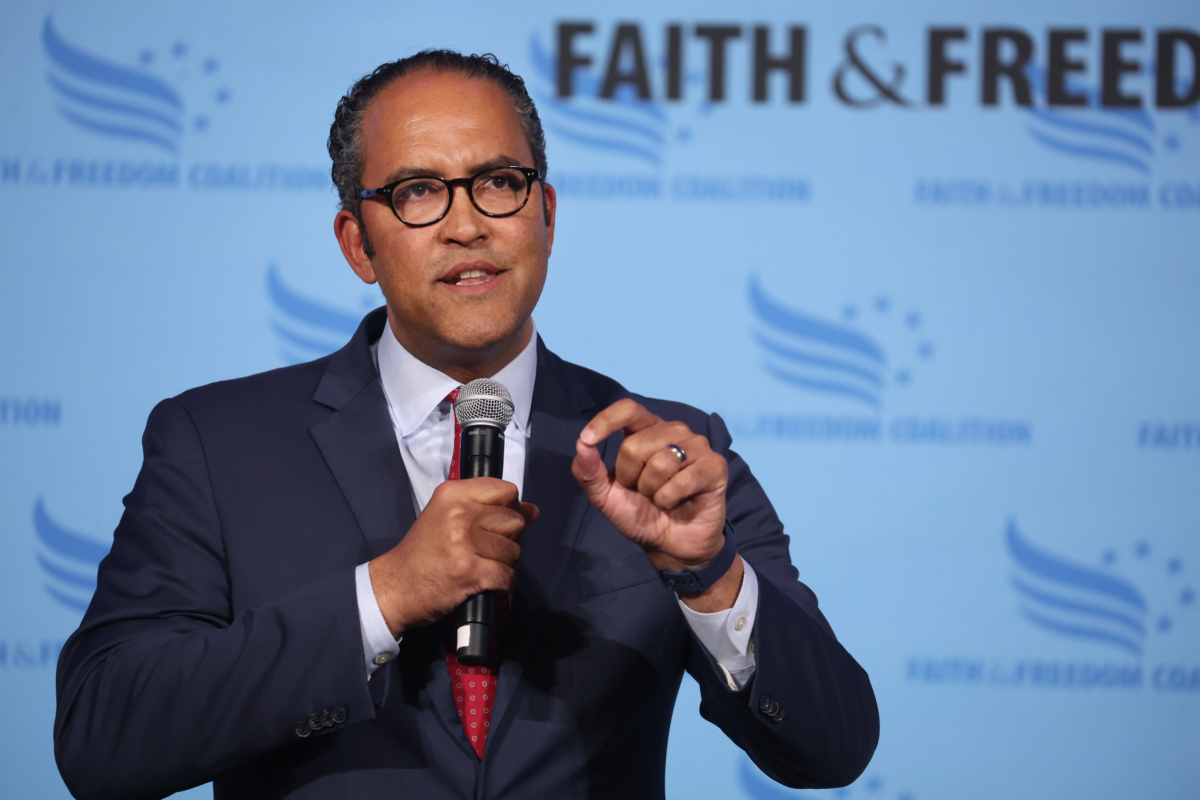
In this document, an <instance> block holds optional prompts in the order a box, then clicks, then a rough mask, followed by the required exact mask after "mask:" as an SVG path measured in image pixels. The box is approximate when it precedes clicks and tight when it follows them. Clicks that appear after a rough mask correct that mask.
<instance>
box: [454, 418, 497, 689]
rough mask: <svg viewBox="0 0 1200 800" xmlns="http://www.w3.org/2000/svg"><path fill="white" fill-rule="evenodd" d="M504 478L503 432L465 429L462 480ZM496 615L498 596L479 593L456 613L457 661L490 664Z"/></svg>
mask: <svg viewBox="0 0 1200 800" xmlns="http://www.w3.org/2000/svg"><path fill="white" fill-rule="evenodd" d="M503 475H504V431H503V430H501V429H499V428H496V427H493V426H491V425H468V426H467V427H465V428H463V432H462V442H461V443H460V447H459V477H460V478H462V479H464V480H465V479H467V478H501V477H503ZM495 615H496V597H495V592H480V593H479V594H473V595H471V596H470V597H468V598H467V599H466V601H465V602H463V603H462V604H461V605H459V607H458V608H456V609H454V628H455V649H456V655H457V657H458V661H459V663H461V664H464V665H466V666H468V667H476V666H479V665H480V664H483V663H484V662H485V661H487V655H488V639H489V632H490V629H491V625H492V622H493V621H494V619H495Z"/></svg>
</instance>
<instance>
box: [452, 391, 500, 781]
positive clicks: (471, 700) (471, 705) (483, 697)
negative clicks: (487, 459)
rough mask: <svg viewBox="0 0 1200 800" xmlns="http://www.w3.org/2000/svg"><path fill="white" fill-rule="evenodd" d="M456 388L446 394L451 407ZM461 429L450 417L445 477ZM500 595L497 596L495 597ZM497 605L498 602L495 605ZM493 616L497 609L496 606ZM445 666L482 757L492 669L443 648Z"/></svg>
mask: <svg viewBox="0 0 1200 800" xmlns="http://www.w3.org/2000/svg"><path fill="white" fill-rule="evenodd" d="M457 397H458V389H455V390H454V391H453V392H451V393H450V394H448V395H446V399H447V400H449V401H450V403H451V407H453V404H454V401H455V399H456V398H457ZM461 447H462V428H461V427H460V426H459V424H458V418H457V417H456V418H455V419H454V456H453V457H452V458H451V459H450V474H449V475H448V476H447V477H446V480H450V481H456V480H458V477H459V476H458V470H459V461H460V448H461ZM499 599H500V598H499V597H497V600H499ZM496 605H497V606H499V605H501V604H500V603H497V604H496ZM496 611H497V616H499V612H500V609H499V608H497V609H496ZM446 667H447V668H448V669H449V670H450V687H451V688H452V689H453V690H454V705H455V707H456V708H457V709H458V716H459V718H460V719H462V724H463V732H464V733H466V734H467V741H469V742H470V743H471V747H473V748H474V749H475V755H477V756H479V758H480V759H482V758H483V743H484V740H485V739H486V738H487V732H488V727H489V726H490V725H491V716H492V701H493V699H495V697H496V683H497V682H498V679H497V677H496V670H495V668H494V667H465V666H463V665H462V664H460V663H458V658H457V657H456V655H455V653H454V651H453V650H446Z"/></svg>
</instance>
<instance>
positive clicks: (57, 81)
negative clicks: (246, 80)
mask: <svg viewBox="0 0 1200 800" xmlns="http://www.w3.org/2000/svg"><path fill="white" fill-rule="evenodd" d="M59 22H60V21H59V20H58V19H56V18H54V17H53V16H48V17H46V19H45V21H44V22H43V23H42V26H41V29H40V31H39V38H40V43H41V47H42V51H43V53H44V55H45V58H46V67H47V70H46V84H45V88H46V92H47V98H48V100H49V104H50V105H52V106H53V107H54V109H55V110H56V112H57V115H58V117H59V120H60V124H61V125H62V126H64V129H65V130H73V131H78V132H81V133H83V134H84V135H85V138H84V139H81V140H80V142H81V144H83V145H86V143H87V141H88V140H90V141H91V142H92V145H93V148H96V147H98V148H102V149H101V151H100V152H102V153H103V152H104V151H105V150H108V151H109V152H108V155H100V156H97V155H96V154H95V150H94V149H93V148H89V149H91V150H92V152H91V153H88V154H80V153H79V152H75V153H62V152H61V151H60V152H59V153H48V152H46V151H45V150H42V152H35V153H28V154H22V155H19V156H18V155H16V154H0V186H5V185H14V186H15V185H32V186H61V187H83V186H86V187H93V188H104V189H130V188H140V189H178V188H187V189H192V190H201V191H255V192H262V191H272V192H298V191H328V190H329V186H330V179H329V175H328V170H327V168H326V167H324V166H310V165H294V164H276V163H246V162H239V161H196V162H192V163H188V164H183V163H181V162H180V159H181V157H182V155H183V154H184V153H185V151H186V150H187V142H188V141H189V138H190V137H195V136H200V135H204V134H206V133H209V132H210V131H211V132H212V133H214V134H218V133H224V134H225V135H226V136H227V137H232V132H230V131H228V130H226V129H225V128H224V127H223V126H222V125H221V124H220V121H219V120H220V117H221V116H222V115H223V111H224V110H225V109H227V107H228V106H229V105H230V103H231V101H232V100H233V97H234V93H233V91H232V90H231V89H230V87H229V84H228V83H227V82H226V81H225V78H224V70H223V68H222V64H221V61H220V60H219V59H218V58H216V57H215V56H213V55H204V54H199V53H197V52H195V50H194V48H192V46H191V45H189V44H188V42H186V41H184V40H182V39H177V40H175V41H174V42H173V43H171V44H168V45H163V46H147V47H145V48H143V49H142V50H141V51H140V52H139V53H136V54H133V53H129V54H122V55H117V56H113V55H112V54H109V53H102V52H97V51H96V50H95V49H93V48H92V47H90V46H88V45H85V44H83V43H81V41H80V40H79V39H80V38H81V37H78V36H68V35H65V34H64V33H63V30H62V26H61V25H60V24H59ZM57 138H58V137H55V136H54V135H53V133H52V132H50V131H47V132H46V135H44V136H42V137H40V140H39V141H41V142H43V143H53V142H55V140H56V139H57ZM75 146H76V147H78V146H79V145H75ZM42 147H45V144H43V145H42Z"/></svg>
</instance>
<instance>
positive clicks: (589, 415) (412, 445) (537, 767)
mask: <svg viewBox="0 0 1200 800" xmlns="http://www.w3.org/2000/svg"><path fill="white" fill-rule="evenodd" d="M330 153H331V155H332V156H333V160H334V168H333V173H334V181H335V183H336V184H337V185H338V187H339V191H340V192H341V199H342V206H343V207H342V210H341V211H340V212H339V213H338V215H337V218H336V221H335V225H334V227H335V232H336V234H337V238H338V241H339V243H340V245H341V247H342V252H343V254H344V255H345V257H346V260H347V261H348V262H349V263H350V266H351V267H352V268H353V269H354V271H355V272H356V273H357V274H358V276H359V277H360V278H361V279H362V280H364V281H366V282H368V283H375V282H378V283H379V284H380V286H381V288H382V290H383V294H384V297H385V299H386V301H387V304H386V310H384V309H381V310H379V311H376V312H373V313H372V314H370V315H368V316H367V317H366V319H364V321H363V324H362V326H361V327H360V328H359V330H358V332H357V333H356V334H355V336H354V338H353V339H352V340H351V342H350V343H349V344H348V345H347V346H346V347H345V348H343V349H342V350H340V351H338V352H337V353H335V354H333V355H332V356H329V357H327V358H324V359H321V360H319V361H316V362H312V363H310V364H304V365H300V366H297V367H293V368H289V369H284V370H277V371H275V372H271V373H266V374H263V375H256V376H251V377H249V378H245V379H242V380H237V381H229V382H226V383H221V384H214V385H211V386H207V387H202V388H200V389H196V390H193V391H191V392H186V393H184V394H183V395H180V396H179V397H178V398H175V399H173V400H168V401H165V402H163V403H161V404H160V405H159V406H158V407H157V408H156V409H155V410H154V412H153V413H152V414H151V417H150V420H149V422H148V424H147V428H146V434H145V436H144V438H143V448H144V451H145V461H144V464H143V468H142V471H141V474H140V475H139V477H138V481H137V484H136V485H135V487H134V489H133V491H132V492H131V493H130V495H129V496H128V497H127V498H126V512H125V514H124V516H123V517H122V520H121V523H120V526H119V527H118V529H117V531H116V534H115V536H114V543H113V549H112V552H111V554H110V555H109V556H108V558H106V559H105V561H104V563H103V564H102V566H101V570H100V575H99V582H98V588H97V591H96V594H95V597H94V599H93V601H92V605H91V607H90V608H89V610H88V613H87V615H86V616H85V618H84V621H83V623H82V625H81V626H80V629H79V631H78V632H76V634H75V635H74V636H73V637H72V638H71V640H70V641H69V642H68V644H67V646H66V647H65V648H64V651H63V655H62V658H61V659H60V666H59V677H58V697H59V707H58V716H57V720H56V725H55V743H56V753H57V757H58V762H59V766H60V769H61V771H62V773H63V776H64V779H65V780H66V782H67V785H68V786H69V787H70V788H71V790H72V792H74V793H75V794H76V796H78V797H86V798H107V797H114V798H115V797H121V798H132V797H161V796H164V795H166V794H169V793H170V792H173V791H177V790H180V789H183V788H186V787H189V786H193V785H196V784H200V783H203V782H205V781H209V780H211V781H213V782H214V791H215V795H216V797H218V798H235V797H236V798H255V800H259V799H260V798H283V797H287V798H318V797H320V798H324V797H331V798H332V797H351V796H372V795H374V794H377V793H380V792H384V793H387V794H388V795H389V796H391V795H398V796H401V797H419V798H438V797H477V798H499V797H556V798H559V797H602V798H607V797H622V798H626V797H662V796H663V791H664V788H663V770H664V762H665V755H666V745H667V733H668V729H669V724H670V718H671V712H672V709H673V706H674V701H675V695H676V692H677V690H678V687H679V682H680V680H681V677H682V672H683V670H684V669H687V670H688V671H689V672H690V673H691V674H692V675H693V676H694V677H695V678H696V680H697V681H698V682H699V684H700V687H701V692H702V697H703V702H702V705H701V713H702V714H703V715H704V716H705V717H706V718H708V719H709V720H711V721H713V722H714V723H715V724H717V725H719V726H720V727H721V728H722V729H723V730H724V731H725V732H726V734H727V735H729V737H730V738H731V739H733V741H734V742H736V743H737V744H738V745H739V746H740V747H742V748H743V749H745V750H746V752H747V753H748V754H749V755H750V757H751V758H753V759H754V760H755V762H756V763H757V764H758V765H759V766H760V767H762V769H764V770H765V771H766V772H767V773H768V774H769V775H771V776H772V777H774V778H776V779H777V780H779V781H781V782H783V783H785V784H787V785H790V786H797V787H819V786H836V785H843V784H845V783H848V782H850V781H852V780H853V779H854V778H856V777H857V776H858V775H859V774H860V773H861V771H862V770H863V769H864V768H865V766H866V764H867V762H868V760H869V759H870V756H871V754H872V752H873V750H874V747H875V743H876V740H877V736H878V717H877V711H876V706H875V699H874V696H873V694H872V692H871V688H870V683H869V681H868V680H867V676H866V674H865V673H864V672H863V671H862V669H861V668H860V667H859V666H858V665H857V664H856V663H855V662H854V660H853V659H852V658H851V657H850V656H849V655H848V654H847V653H846V652H845V651H844V650H843V649H842V648H841V646H840V645H839V644H838V643H837V641H836V640H835V639H834V637H833V635H832V632H831V631H830V629H829V626H828V624H827V623H826V622H825V620H824V618H823V617H822V615H821V614H820V612H819V611H818V610H817V606H816V600H815V598H814V597H813V596H812V594H811V592H809V591H808V589H807V588H806V587H804V586H803V585H802V584H800V583H799V582H797V580H796V571H795V569H794V568H793V567H792V566H791V564H790V561H789V558H788V539H787V537H786V536H785V535H784V534H783V532H782V526H781V524H780V523H779V521H778V519H777V518H776V517H775V514H774V511H773V510H772V509H771V506H770V504H769V502H768V501H767V499H766V497H765V495H764V494H763V492H762V490H761V488H760V487H759V486H758V484H757V482H756V481H755V480H754V478H753V477H752V476H751V475H750V472H749V470H748V468H747V467H746V465H745V464H744V463H743V462H742V461H741V460H740V459H739V458H738V457H737V456H736V455H735V454H733V453H732V452H731V451H730V450H729V444H730V440H729V435H728V433H727V432H726V430H725V428H724V425H723V424H722V423H721V421H720V419H719V418H717V417H715V416H707V415H705V414H702V413H700V412H698V411H696V410H695V409H692V408H690V407H687V406H683V405H680V404H676V403H668V402H663V401H651V400H647V399H645V398H640V397H638V396H636V395H631V394H630V393H629V392H627V391H626V390H625V389H623V388H622V387H620V386H619V385H618V384H616V383H615V382H613V381H612V380H610V379H608V378H605V377H603V376H601V375H598V374H596V373H594V372H590V371H588V370H585V369H583V368H580V367H576V366H574V365H571V364H567V363H565V362H563V361H561V360H560V359H558V358H557V357H556V356H554V355H553V354H552V353H550V352H549V351H548V350H547V349H545V347H544V346H543V345H542V343H541V342H540V340H539V339H538V337H537V336H536V333H535V331H534V326H533V321H532V318H531V313H532V311H533V309H534V306H535V305H536V303H537V300H538V297H539V295H540V293H541V290H542V286H543V283H544V281H545V278H546V271H547V264H548V260H549V256H550V251H551V247H552V245H553V241H554V221H555V211H556V205H555V195H554V190H553V188H552V187H551V186H550V185H549V184H547V183H545V181H544V180H543V178H544V176H545V170H546V165H545V155H544V139H543V137H542V134H541V127H540V123H538V120H537V113H536V110H534V108H533V104H532V102H531V101H530V100H529V98H528V95H527V94H526V93H525V90H524V85H523V84H522V83H521V81H520V79H519V78H517V77H515V76H513V75H512V74H511V73H509V72H508V71H507V69H505V68H503V67H501V66H499V65H498V64H497V63H496V62H495V60H494V59H487V58H478V57H471V58H464V57H462V56H460V55H458V54H456V53H449V52H445V51H434V52H428V53H422V54H418V55H417V56H414V57H412V58H410V59H405V60H402V61H399V62H395V63H392V64H386V65H384V66H382V67H380V68H379V69H378V70H376V72H375V73H373V74H372V75H370V76H367V77H366V78H364V79H363V80H361V81H360V82H359V83H358V84H357V85H356V86H355V87H354V88H352V89H351V91H350V93H349V94H347V96H346V97H345V98H343V100H342V102H341V103H340V104H339V108H338V113H337V117H336V119H335V123H334V126H333V129H332V131H331V135H330ZM581 311H586V310H585V309H581ZM479 377H495V378H496V379H497V380H499V381H500V382H502V383H504V384H505V385H506V386H508V388H509V389H510V390H511V392H512V394H513V399H514V406H515V414H514V420H513V422H512V423H511V424H510V426H509V429H508V431H507V443H508V444H507V452H506V458H505V472H504V475H505V478H506V479H505V480H503V481H502V480H499V479H491V478H475V479H471V480H463V481H458V480H445V478H446V477H447V475H448V473H451V472H452V471H453V469H454V466H455V465H454V463H453V461H454V456H453V452H454V449H455V448H454V441H453V440H454V433H453V430H454V428H453V420H452V417H451V401H452V399H453V397H454V392H455V390H456V389H457V388H458V387H459V386H460V385H462V384H465V383H467V382H468V381H470V380H472V379H474V378H479ZM735 550H736V553H735ZM664 581H665V582H666V583H667V584H668V585H669V586H672V587H675V588H678V589H680V593H679V594H677V593H676V592H673V591H671V590H670V589H668V588H664V586H663V582H664ZM485 590H497V591H498V592H500V593H501V595H502V596H504V597H510V596H511V601H510V602H509V603H508V606H509V608H508V612H507V619H506V621H504V623H503V625H502V626H500V630H499V633H500V636H501V638H502V641H501V642H500V647H499V651H498V652H497V653H496V654H495V659H494V661H492V662H491V663H490V664H488V665H485V666H483V667H479V668H477V669H478V671H475V672H473V671H471V670H472V669H476V668H466V667H463V666H462V665H460V664H458V663H457V662H456V661H455V660H454V659H453V657H452V651H453V643H452V642H451V643H450V646H449V648H447V644H446V642H445V633H446V630H445V626H444V625H443V623H442V620H443V619H444V618H445V617H446V615H447V614H449V613H450V612H451V610H452V609H454V608H455V607H456V606H457V605H458V604H459V603H461V602H462V601H463V600H464V599H465V598H466V597H468V596H469V595H472V594H475V593H478V592H481V591H485ZM509 593H511V595H510V594H509ZM501 605H503V603H502V604H501ZM448 650H449V651H450V652H451V655H447V653H448ZM476 683H478V684H479V685H478V686H475V684H476Z"/></svg>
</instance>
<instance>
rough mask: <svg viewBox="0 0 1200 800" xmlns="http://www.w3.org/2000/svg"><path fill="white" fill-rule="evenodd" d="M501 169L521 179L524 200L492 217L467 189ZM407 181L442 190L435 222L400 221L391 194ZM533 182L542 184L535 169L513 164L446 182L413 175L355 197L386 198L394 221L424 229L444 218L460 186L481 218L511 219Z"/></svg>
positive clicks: (522, 206)
mask: <svg viewBox="0 0 1200 800" xmlns="http://www.w3.org/2000/svg"><path fill="white" fill-rule="evenodd" d="M502 169H515V170H517V171H518V172H520V173H522V174H523V175H524V176H525V199H524V200H522V201H521V205H519V206H517V207H516V208H514V209H513V210H512V211H506V212H504V213H503V214H493V213H491V212H490V211H484V210H483V209H482V208H480V207H479V203H477V202H475V193H474V192H473V191H472V190H471V186H472V185H474V183H475V181H476V179H478V178H479V177H480V176H482V175H486V174H488V173H489V172H496V171H497V170H502ZM409 181H438V182H439V183H441V184H442V185H443V186H445V187H446V198H447V199H446V207H445V208H444V209H442V213H441V214H439V215H438V217H437V219H434V220H430V221H429V222H409V221H408V220H406V219H404V217H402V216H400V212H399V211H397V210H396V204H395V203H394V202H393V201H392V195H393V194H394V192H395V191H396V187H397V186H399V185H400V184H402V183H408V182H409ZM534 181H538V182H541V181H542V174H541V173H540V172H538V171H537V170H536V169H534V168H533V167H519V166H517V165H516V164H509V165H508V166H504V167H489V168H488V169H485V170H481V171H479V172H477V173H475V174H474V175H472V176H471V177H469V178H452V179H450V180H447V179H445V178H439V177H437V176H434V175H413V176H412V177H410V178H402V179H401V180H398V181H396V182H394V183H389V184H388V185H387V186H380V187H379V188H378V189H363V190H362V191H361V192H359V193H358V196H359V197H360V198H361V199H363V200H366V199H367V198H369V197H383V198H387V201H388V206H390V207H391V209H392V214H393V215H394V216H395V217H396V219H398V220H400V221H401V222H402V223H404V224H405V225H407V226H408V227H410V228H427V227H429V226H430V225H436V224H437V223H439V222H441V221H442V220H443V219H445V218H446V215H447V214H449V213H450V206H452V205H454V187H455V186H462V187H463V188H464V189H466V190H467V197H468V198H469V199H470V201H471V205H473V206H475V210H476V211H478V212H479V213H480V214H483V215H484V216H485V217H492V218H493V219H495V218H499V217H511V216H512V215H513V214H516V213H518V212H519V211H520V210H521V209H522V208H524V207H525V206H526V204H528V203H529V197H530V196H531V195H532V194H533V183H534Z"/></svg>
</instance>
